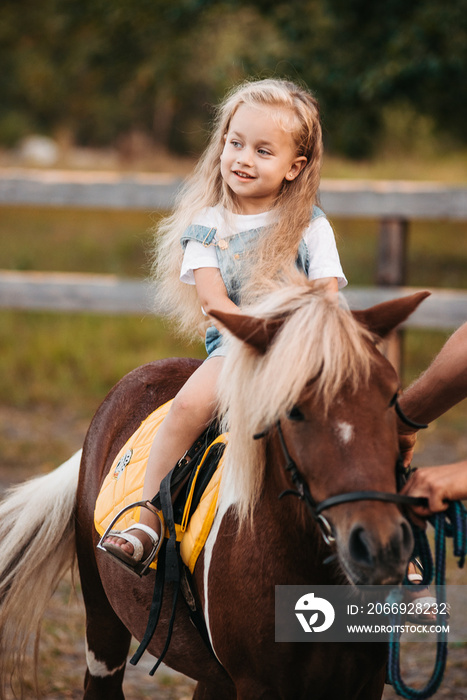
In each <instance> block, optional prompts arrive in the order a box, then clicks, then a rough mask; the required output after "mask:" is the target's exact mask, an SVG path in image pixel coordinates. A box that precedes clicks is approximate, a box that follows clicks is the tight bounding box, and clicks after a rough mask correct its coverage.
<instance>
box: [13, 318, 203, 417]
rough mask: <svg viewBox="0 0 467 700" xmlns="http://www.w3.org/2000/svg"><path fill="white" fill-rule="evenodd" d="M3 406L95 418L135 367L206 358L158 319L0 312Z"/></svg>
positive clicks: (195, 347)
mask: <svg viewBox="0 0 467 700" xmlns="http://www.w3.org/2000/svg"><path fill="white" fill-rule="evenodd" d="M0 347H1V348H2V355H1V360H0V367H1V368H2V381H1V383H0V404H10V405H12V406H14V407H16V408H25V407H27V406H37V405H44V404H47V405H50V406H55V407H58V406H60V405H61V404H62V403H72V404H73V405H74V407H75V409H76V407H81V411H82V412H84V413H85V414H87V415H89V413H90V412H91V411H93V410H94V409H95V408H96V406H97V405H98V403H100V401H101V400H102V399H103V398H104V396H105V395H106V393H107V392H108V391H109V389H110V388H111V387H112V386H113V385H114V384H115V383H116V382H117V381H118V380H119V379H120V378H121V377H122V376H123V375H124V374H126V373H127V372H129V371H130V370H132V369H134V368H135V367H137V366H139V365H142V364H144V363H145V362H151V361H153V360H157V359H162V358H164V357H183V356H202V352H203V349H202V346H201V344H200V345H194V346H188V345H185V344H183V343H182V342H181V341H180V340H178V339H177V338H175V336H174V335H173V333H171V332H170V329H168V328H167V326H166V324H165V323H164V322H163V321H162V320H161V319H159V318H155V317H150V316H146V317H141V318H139V317H131V316H117V317H116V316H105V315H90V314H61V313H60V314H54V313H44V312H38V313H35V312H17V311H2V312H1V313H0Z"/></svg>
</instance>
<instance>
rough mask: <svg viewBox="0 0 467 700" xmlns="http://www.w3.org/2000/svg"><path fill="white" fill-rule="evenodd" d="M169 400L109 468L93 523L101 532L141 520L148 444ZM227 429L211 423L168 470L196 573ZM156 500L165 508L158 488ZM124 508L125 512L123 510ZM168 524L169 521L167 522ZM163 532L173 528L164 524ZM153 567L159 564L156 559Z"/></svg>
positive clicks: (180, 532) (177, 521) (184, 552)
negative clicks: (224, 432) (170, 469)
mask: <svg viewBox="0 0 467 700" xmlns="http://www.w3.org/2000/svg"><path fill="white" fill-rule="evenodd" d="M171 403H172V402H171V401H169V402H167V403H166V404H164V405H163V406H160V407H159V408H158V409H156V410H155V411H154V412H153V413H151V414H150V415H149V416H148V417H147V418H146V419H145V420H144V421H143V422H142V423H141V425H140V427H139V428H138V429H137V430H136V432H135V433H134V434H133V435H132V436H131V437H130V438H129V440H127V442H126V443H125V445H124V446H123V447H122V448H121V450H120V451H119V453H118V455H117V457H116V458H115V460H114V462H113V465H112V467H111V469H110V471H109V473H108V474H107V476H106V478H105V480H104V483H103V485H102V488H101V490H100V493H99V496H98V498H97V501H96V507H95V511H94V525H95V528H96V530H97V531H98V533H99V534H100V535H101V537H102V536H104V534H105V533H106V531H107V530H110V529H112V527H113V526H114V524H115V523H116V522H118V527H120V528H121V529H124V528H127V527H130V526H131V525H134V524H135V523H136V522H138V520H139V517H140V508H139V507H137V508H131V504H132V503H135V502H138V501H141V496H142V491H143V483H144V475H145V472H146V466H147V460H148V457H149V450H150V448H151V445H152V441H153V439H154V436H155V434H156V432H157V430H158V429H159V427H160V425H161V423H162V421H163V420H164V418H165V416H166V415H167V413H168V411H169V409H170V405H171ZM226 442H227V435H226V434H220V431H219V426H218V424H217V423H213V424H212V425H210V426H209V427H208V428H207V429H206V430H205V432H204V433H203V434H202V435H201V436H200V437H199V438H198V440H196V442H195V443H194V444H193V445H192V447H191V448H190V449H189V450H188V452H187V453H186V455H184V457H183V458H182V459H181V460H180V461H179V462H178V463H177V464H176V466H175V467H174V469H172V471H171V472H170V474H169V475H168V477H167V478H168V481H169V483H170V493H171V496H172V501H173V518H174V526H175V531H176V541H177V542H178V543H179V544H180V555H181V558H182V561H183V562H184V564H185V565H186V566H187V567H188V569H189V571H190V572H191V573H192V572H193V570H194V568H195V565H196V562H197V559H198V557H199V554H200V552H201V551H202V549H203V547H204V544H205V542H206V539H207V536H208V534H209V531H210V529H211V525H212V522H213V520H214V516H215V513H216V509H217V498H218V493H219V486H220V482H221V476H222V455H223V452H224V449H225V445H226ZM153 503H154V505H155V506H156V508H157V509H158V510H161V496H160V493H159V494H157V495H156V496H155V498H154V499H153ZM124 509H126V510H125V512H124V513H122V510H124ZM166 525H167V524H166ZM164 534H165V537H166V538H169V536H170V533H169V529H168V527H167V526H166V527H165V532H164ZM158 561H159V558H158V560H157V561H156V562H153V563H152V564H151V568H153V569H156V568H157V562H158Z"/></svg>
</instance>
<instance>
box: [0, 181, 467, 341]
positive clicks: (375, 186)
mask: <svg viewBox="0 0 467 700" xmlns="http://www.w3.org/2000/svg"><path fill="white" fill-rule="evenodd" d="M180 184H181V181H180V180H179V179H178V178H175V177H172V176H169V175H157V174H151V173H132V174H122V173H114V172H81V171H75V172H73V171H57V170H53V171H44V170H37V169H36V170H30V169H24V168H9V169H3V170H2V169H0V205H2V204H3V205H9V206H12V205H21V206H36V207H37V206H44V207H46V206H47V207H83V208H89V209H92V208H96V209H139V210H147V211H153V210H156V209H170V208H171V207H172V206H173V203H174V200H175V197H176V194H177V192H178V190H179V188H180ZM320 196H321V203H322V206H323V208H324V209H325V210H326V212H327V213H328V214H329V215H330V216H336V217H337V216H340V217H349V218H375V219H378V220H379V221H380V224H379V231H378V236H379V244H378V259H377V260H376V262H375V268H376V269H375V279H376V282H377V285H378V286H377V287H367V288H356V287H351V288H350V289H347V290H346V291H345V296H346V298H347V299H348V301H349V304H350V306H351V307H352V308H365V307H367V306H372V305H373V304H376V303H379V302H381V301H385V300H387V299H391V298H394V297H398V296H401V295H403V294H404V293H408V292H410V291H413V290H412V289H410V288H407V287H406V286H405V282H406V279H405V269H406V257H407V256H406V252H407V247H408V240H409V221H410V220H412V219H424V220H428V219H432V220H433V219H439V220H442V219H448V220H456V221H467V188H466V187H456V186H451V185H445V184H442V183H433V182H408V181H366V180H331V179H323V180H322V183H321V188H320ZM432 292H433V293H432V296H431V297H430V298H429V299H427V300H426V301H425V302H424V303H423V304H422V305H421V306H420V307H419V309H418V310H417V311H416V312H415V314H413V315H412V316H411V317H410V319H409V321H408V324H407V325H410V326H411V327H424V328H456V327H458V326H459V325H461V324H462V323H464V322H465V321H466V319H467V291H460V290H452V289H451V290H443V289H436V290H432ZM152 298H154V290H150V289H149V287H148V283H146V282H144V281H140V280H123V279H118V278H116V277H113V276H110V275H86V274H65V273H56V274H52V273H44V272H12V271H0V307H3V308H16V309H49V310H55V311H58V310H60V311H67V312H72V311H91V312H103V313H129V314H133V313H137V314H145V313H151V312H159V313H161V312H163V310H161V309H157V308H155V307H154V303H153V301H152ZM155 298H156V299H157V295H156V296H155Z"/></svg>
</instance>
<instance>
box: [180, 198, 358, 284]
mask: <svg viewBox="0 0 467 700" xmlns="http://www.w3.org/2000/svg"><path fill="white" fill-rule="evenodd" d="M227 216H228V223H229V226H228V227H226V223H225V215H224V211H223V207H220V206H217V207H208V208H206V209H204V210H203V211H202V212H200V214H199V215H198V216H196V217H195V219H194V220H193V224H195V225H196V224H198V225H201V226H208V227H209V228H215V229H217V234H216V238H215V240H218V239H220V238H228V237H229V236H232V235H233V234H236V233H242V232H243V231H250V230H251V229H254V228H260V227H261V226H266V225H267V224H268V223H270V220H271V219H270V217H271V212H262V213H261V214H231V213H229V214H228V215H227ZM303 238H304V240H305V243H306V246H307V248H308V256H309V262H310V265H309V269H308V278H309V279H310V280H318V279H322V278H323V277H337V282H338V285H339V289H342V288H343V287H345V286H346V285H347V279H346V277H345V275H344V272H343V270H342V266H341V263H340V260H339V253H338V252H337V247H336V241H335V238H334V231H333V230H332V227H331V224H330V223H329V221H328V220H327V219H326V218H325V217H324V216H320V217H318V218H317V219H314V220H313V221H312V222H311V223H310V225H309V226H308V227H307V228H306V230H305V232H304V235H303ZM201 267H217V268H218V267H219V263H218V260H217V253H216V246H215V245H210V246H204V245H203V244H202V243H199V242H198V241H188V243H187V245H186V248H185V254H184V256H183V261H182V267H181V271H180V280H181V282H185V283H186V284H195V278H194V274H193V271H194V270H198V269H199V268H201Z"/></svg>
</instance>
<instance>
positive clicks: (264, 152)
mask: <svg viewBox="0 0 467 700" xmlns="http://www.w3.org/2000/svg"><path fill="white" fill-rule="evenodd" d="M258 153H259V154H260V155H261V156H270V155H271V154H270V152H269V151H266V149H264V148H258Z"/></svg>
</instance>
